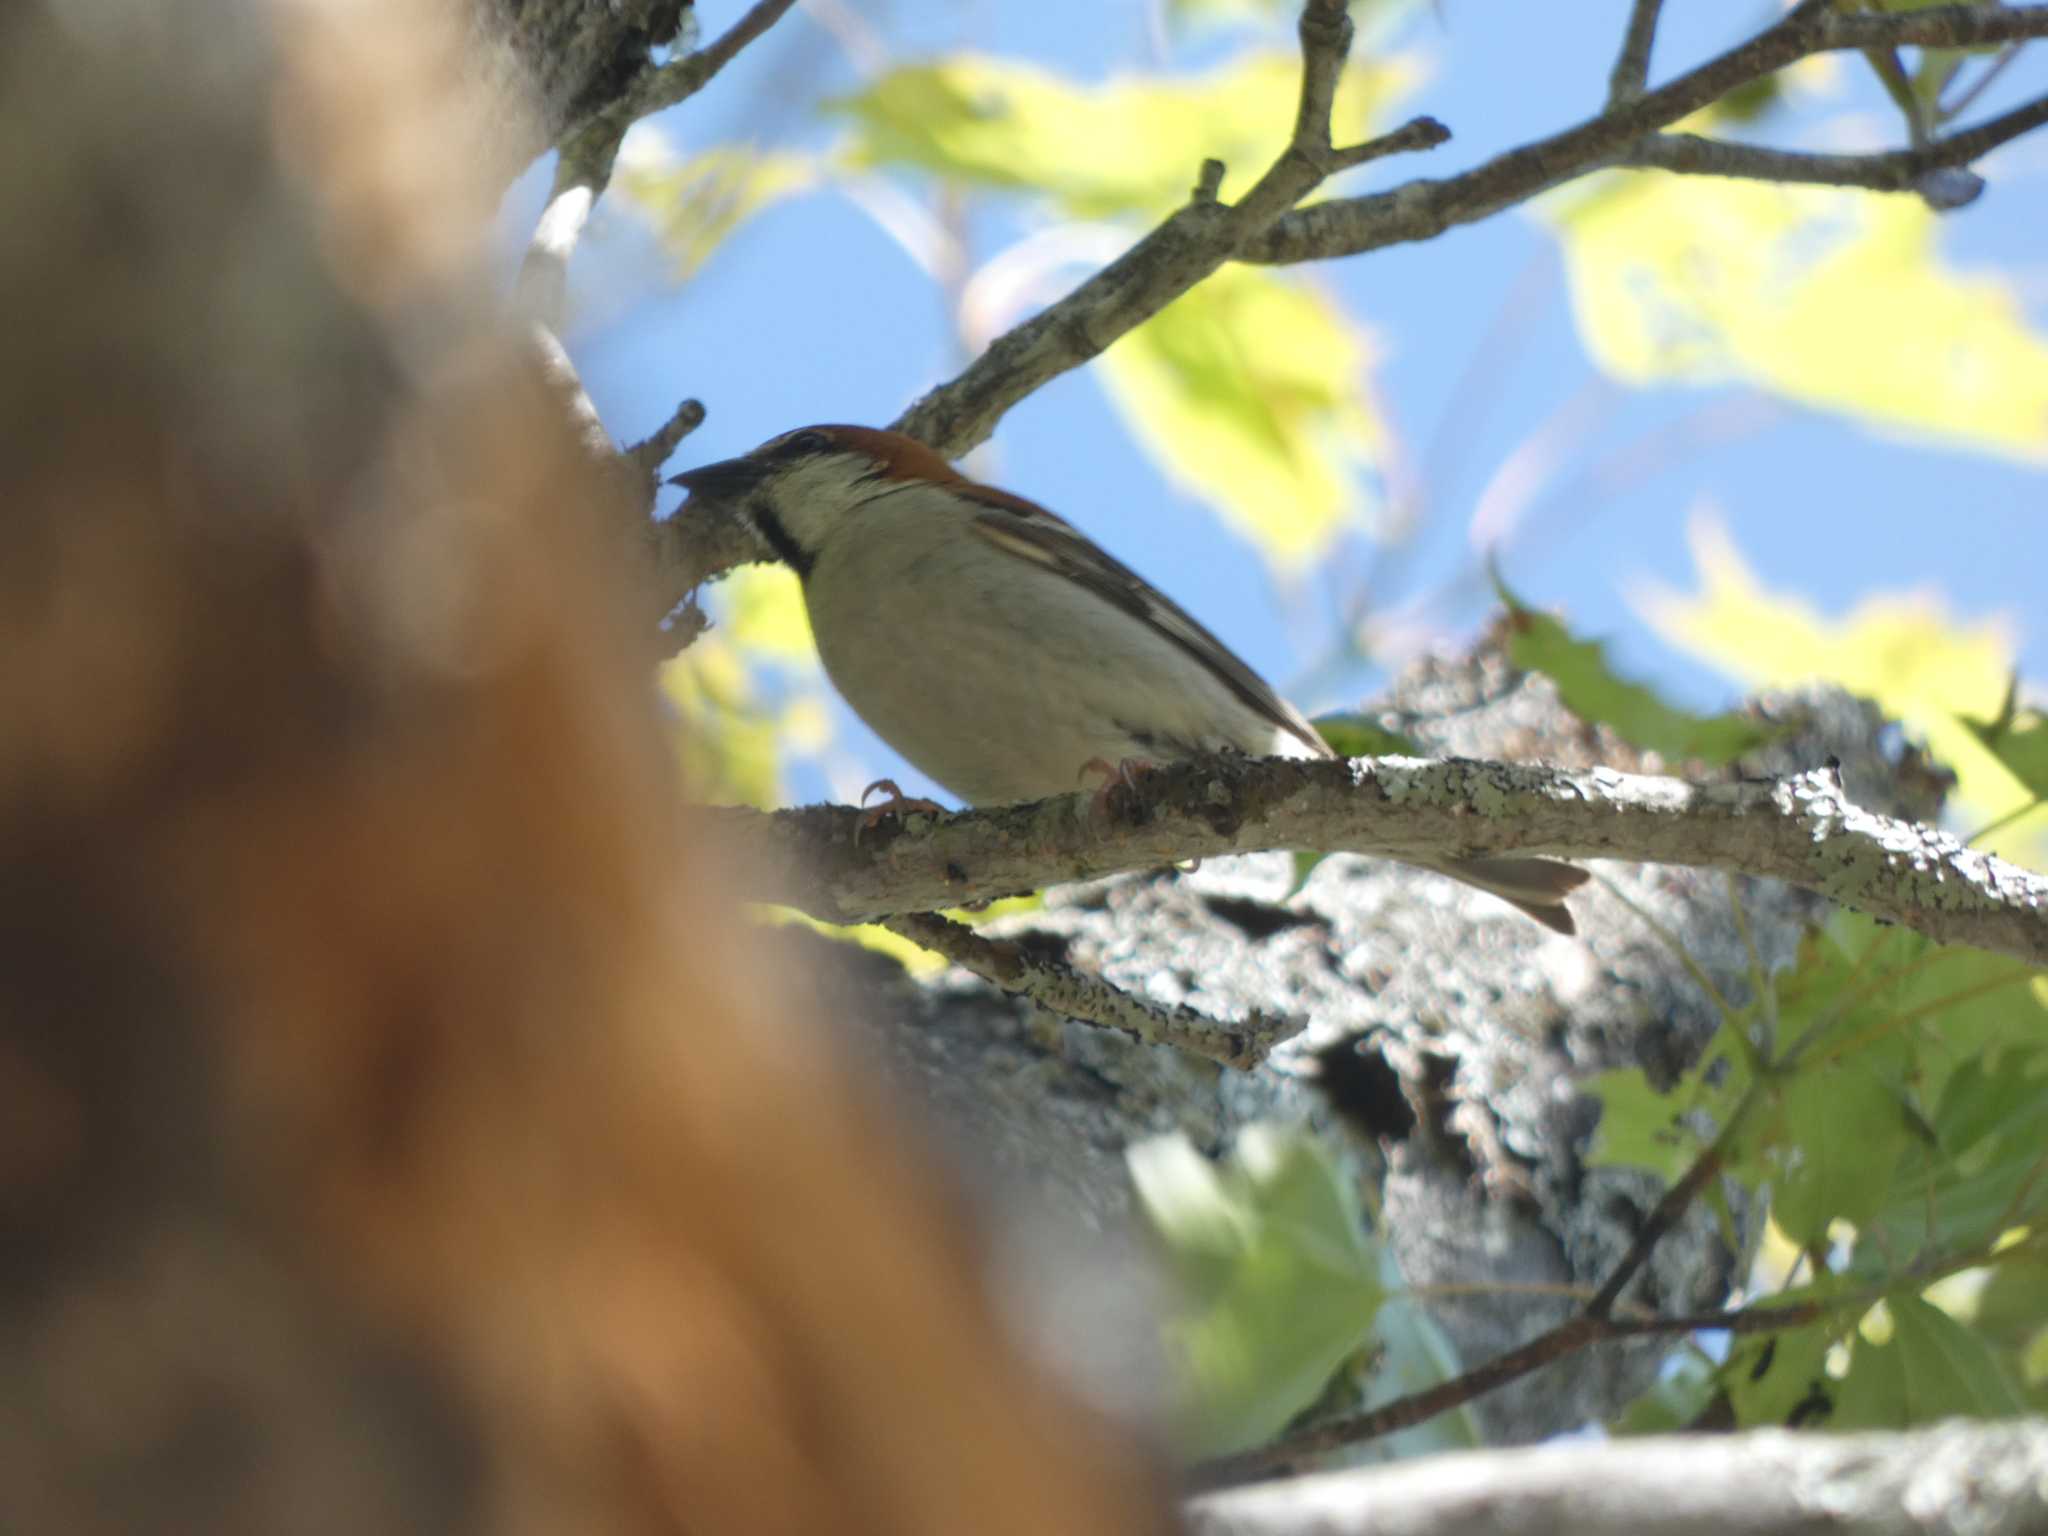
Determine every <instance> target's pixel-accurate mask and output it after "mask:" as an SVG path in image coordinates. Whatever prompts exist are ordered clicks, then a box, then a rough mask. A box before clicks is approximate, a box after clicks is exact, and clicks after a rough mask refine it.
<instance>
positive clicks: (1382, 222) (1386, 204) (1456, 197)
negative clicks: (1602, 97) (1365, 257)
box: [1239, 4, 2048, 262]
mask: <svg viewBox="0 0 2048 1536" xmlns="http://www.w3.org/2000/svg"><path fill="white" fill-rule="evenodd" d="M2030 37H2048V4H2035V5H2010V6H2006V5H1947V6H1936V7H1932V8H1930V9H1927V10H1921V11H1906V12H1900V13H1897V14H1893V13H1889V12H1883V13H1857V14H1853V15H1851V14H1844V13H1842V12H1838V11H1835V10H1833V9H1832V8H1828V7H1822V6H1813V5H1802V6H1799V7H1796V8H1795V9H1793V10H1792V11H1790V12H1788V13H1787V14H1786V15H1785V17H1784V18H1783V19H1782V20H1781V21H1779V22H1778V23H1777V24H1776V25H1774V26H1771V27H1768V28H1766V29H1765V30H1764V31H1762V32H1760V33H1758V34H1757V35H1756V36H1755V37H1753V38H1751V39H1750V40H1749V41H1748V42H1745V43H1741V44H1738V45H1737V46H1736V47H1734V48H1731V49H1729V50H1728V51H1727V52H1726V53H1723V54H1721V55H1719V56H1718V57H1715V58H1712V59H1709V60H1708V61H1707V62H1706V63H1704V64H1701V65H1700V66H1698V67H1697V68H1695V69H1692V70H1688V71H1687V72H1686V73H1684V74H1682V75H1680V76H1678V77H1677V78H1676V79H1674V80H1671V81H1669V82H1668V83H1666V84H1664V85H1661V86H1659V87H1658V88H1657V89H1655V90H1652V91H1646V92H1645V93H1644V94H1642V95H1640V96H1637V97H1635V98H1634V99H1633V100H1631V101H1628V102H1626V103H1623V104H1621V105H1618V106H1616V107H1614V108H1613V109H1611V110H1609V111H1607V112H1604V113H1602V114H1601V115H1600V116H1598V117H1593V118H1589V119H1587V120H1586V121H1585V122H1582V123H1580V124H1578V125H1577V126H1575V127H1572V128H1567V129H1565V130H1564V131H1563V132H1562V133H1557V134H1553V135H1551V136H1550V137H1548V138H1545V139H1538V140H1537V141H1536V142H1534V143H1532V144H1526V145H1523V146H1522V147H1521V148H1519V149H1514V150H1510V151H1508V152H1507V153H1506V154H1504V155H1499V156H1496V157H1495V158H1494V159H1492V160H1489V161H1487V162H1486V163H1485V164H1484V165H1480V166H1475V167H1474V168H1473V169H1472V170H1470V171H1467V172H1465V173H1464V174H1462V175H1459V176H1452V177H1447V178H1444V179H1442V180H1428V179H1425V180H1419V181H1411V182H1409V183H1407V184H1406V185H1405V186H1400V187H1396V188H1394V189H1393V190H1391V191H1389V192H1383V193H1378V194H1375V195H1373V196H1370V197H1361V198H1337V199H1333V200H1331V201H1329V202H1324V203H1317V204H1315V205H1313V206H1311V207H1308V208H1300V209H1296V210H1295V211H1294V212H1292V213H1289V214H1286V215H1284V216H1283V217H1281V218H1280V219H1278V220H1276V221H1275V222H1274V224H1273V225H1272V227H1271V228H1269V229H1268V230H1267V231H1266V233H1265V234H1263V235H1261V236H1259V237H1257V238H1256V239H1254V240H1253V241H1251V242H1250V244H1249V245H1248V246H1247V247H1246V248H1245V249H1244V250H1242V251H1241V252H1240V253H1239V258H1240V259H1241V260H1245V261H1262V262H1296V261H1313V260H1321V259H1326V258H1329V257H1335V256H1354V255H1358V254H1360V253H1361V252H1364V251H1372V250H1378V249H1380V248H1381V247H1383V246H1388V245H1398V244H1402V243H1405V242H1409V241H1415V240H1427V239H1430V238H1432V237H1434V236H1436V235H1439V234H1441V233H1443V231H1445V230H1446V229H1449V228H1451V227H1453V226H1454V225H1458V224H1469V223H1473V222H1474V221H1476V220H1479V219H1483V218H1487V217H1489V216H1491V215H1492V214H1495V213H1498V212H1499V211H1500V210H1501V209H1503V208H1507V207H1511V206H1513V205H1514V204H1516V203H1520V202H1525V201H1527V200H1528V199H1529V198H1531V197H1534V196H1535V195H1536V194H1537V193H1539V192H1543V191H1546V190H1548V189H1549V188H1551V187H1554V186H1557V185H1558V184H1560V183H1561V182H1565V181H1569V180H1571V179H1572V178H1573V177H1576V176H1581V175H1584V174H1585V173H1586V172H1588V171H1592V170H1597V169H1599V168H1601V167H1603V166H1606V165H1610V164H1613V163H1615V161H1616V160H1617V159H1619V158H1620V157H1621V156H1623V155H1624V154H1625V153H1626V152H1627V151H1628V150H1629V148H1630V147H1632V146H1633V145H1634V144H1635V143H1636V141H1637V140H1639V139H1641V138H1643V137H1644V136H1645V135H1646V134H1651V133H1654V132H1656V131H1657V130H1659V129H1661V128H1666V127H1668V126H1670V125H1671V124H1672V123H1675V122H1677V121H1678V120H1679V119H1680V118H1682V117H1685V116H1687V115H1688V114H1690V113H1693V112H1696V111H1698V110H1699V109H1700V108H1702V107H1705V106H1709V105H1711V104H1712V103H1713V102H1716V101H1718V100H1720V99H1721V98H1722V97H1723V96H1725V95H1727V94H1728V93H1729V92H1730V91H1732V90H1735V89H1736V88H1738V87H1739V86H1743V85H1747V84H1749V83H1750V82H1751V81H1753V80H1757V79H1760V78H1762V77H1763V76H1765V75H1768V74H1771V73H1773V72H1775V71H1777V70H1779V69H1783V68H1784V67H1785V66H1786V65H1787V64H1792V63H1795V62H1797V61H1798V60H1800V59H1803V58H1806V57H1809V56H1810V55H1813V54H1817V53H1834V52H1842V51H1845V50H1860V49H1865V48H1874V47H1900V46H1909V45H1910V46H1921V47H1967V46H1976V45H1978V44H1984V43H2001V42H2015V41H2019V40H2021V39H2024V38H2030Z"/></svg>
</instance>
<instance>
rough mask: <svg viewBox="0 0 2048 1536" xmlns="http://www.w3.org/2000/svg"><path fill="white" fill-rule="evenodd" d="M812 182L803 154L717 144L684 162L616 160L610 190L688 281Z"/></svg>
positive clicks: (812, 168) (652, 156)
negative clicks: (742, 229)
mask: <svg viewBox="0 0 2048 1536" xmlns="http://www.w3.org/2000/svg"><path fill="white" fill-rule="evenodd" d="M817 180H818V169H817V167H816V165H815V164H814V163H813V162H812V161H811V160H809V159H808V158H807V157H805V156H803V155H796V154H790V153H787V152H784V151H780V150H766V149H759V148H756V147H754V146H751V145H746V144H721V145H717V146H715V147H713V148H711V149H706V150H703V151H701V152H700V153H698V154H695V155H692V156H690V157H689V158H688V159H685V160H676V159H674V158H673V157H671V156H669V155H667V154H663V153H659V152H653V153H642V154H640V155H637V156H634V157H631V158H626V157H622V158H621V161H620V165H619V169H618V173H617V174H616V175H615V176H614V177H613V179H612V186H613V188H614V190H616V191H620V192H623V193H624V194H625V196H626V198H627V200H628V202H629V203H630V204H631V205H632V206H634V207H637V208H638V209H640V210H641V212H642V213H644V214H645V215H646V216H647V219H648V221H649V222H650V223H651V224H652V225H653V226H654V229H655V232H656V234H658V235H659V236H660V237H661V242H662V245H663V246H664V248H665V249H666V250H667V251H668V252H669V254H670V256H671V257H672V258H673V259H674V261H675V264H676V271H677V273H678V275H679V276H681V277H689V276H691V275H692V274H694V273H695V272H696V270H697V269H698V268H699V267H701V266H703V265H704V263H705V261H706V260H708V259H709V258H710V256H711V253H712V252H713V251H714V250H716V249H717V248H718V246H719V245H720V244H721V243H722V242H723V241H724V240H725V238H726V237H727V236H728V235H730V234H731V233H732V232H733V231H734V230H736V229H738V228H739V226H740V225H741V224H742V223H744V222H745V221H746V220H747V219H750V218H752V217H753V216H754V215H755V214H757V213H759V212H761V211H762V210H763V209H764V208H767V207H769V206H770V205H772V204H774V203H776V202H778V201H780V200H781V199H783V198H785V197H790V196H793V195H795V194H796V193H798V192H802V191H805V190H806V189H808V188H809V187H811V186H813V185H815V184H816V183H817Z"/></svg>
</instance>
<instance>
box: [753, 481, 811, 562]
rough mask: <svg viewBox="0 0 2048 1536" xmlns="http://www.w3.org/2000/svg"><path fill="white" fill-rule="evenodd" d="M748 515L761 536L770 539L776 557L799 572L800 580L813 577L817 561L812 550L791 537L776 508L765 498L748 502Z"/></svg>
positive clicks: (769, 545)
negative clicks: (777, 514)
mask: <svg viewBox="0 0 2048 1536" xmlns="http://www.w3.org/2000/svg"><path fill="white" fill-rule="evenodd" d="M747 516H748V517H749V518H751V519H752V520H753V524H754V526H755V527H756V528H757V529H759V530H760V533H761V537H762V538H764V539H766V540H767V541H768V547H769V548H770V549H772V550H774V551H775V557H776V558H777V559H778V560H780V561H781V562H782V563H783V564H784V565H786V566H788V567H789V568H790V569H791V570H792V571H795V572H796V574H797V579H798V580H800V581H809V580H810V579H811V567H812V566H813V565H815V564H816V563H817V561H816V560H815V559H814V558H813V557H812V555H811V552H810V551H809V550H807V549H805V548H804V547H803V545H801V544H799V543H797V541H796V540H795V539H793V538H791V537H790V534H789V530H788V529H787V528H785V527H783V525H782V519H781V518H779V517H777V516H776V515H775V509H774V508H773V507H771V506H769V505H768V503H767V502H766V501H765V500H757V501H753V502H750V503H748V505H747Z"/></svg>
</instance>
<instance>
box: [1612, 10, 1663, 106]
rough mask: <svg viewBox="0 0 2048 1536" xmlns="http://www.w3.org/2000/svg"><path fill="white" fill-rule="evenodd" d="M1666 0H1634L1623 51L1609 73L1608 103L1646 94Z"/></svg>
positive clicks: (1622, 46) (1615, 103)
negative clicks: (1659, 20) (1658, 23)
mask: <svg viewBox="0 0 2048 1536" xmlns="http://www.w3.org/2000/svg"><path fill="white" fill-rule="evenodd" d="M1663 9H1664V0H1635V5H1634V6H1633V7H1632V8H1631V9H1630V11H1629V13H1628V30H1627V31H1626V32H1625V33H1623V34H1622V39H1621V53H1620V55H1619V56H1618V57H1616V59H1615V61H1614V69H1613V72H1612V73H1610V74H1609V75H1608V77H1607V105H1608V106H1610V107H1616V106H1620V105H1621V104H1622V103H1623V102H1625V101H1633V100H1635V99H1636V97H1638V96H1640V95H1642V94H1643V86H1644V85H1645V84H1646V83H1648V81H1649V78H1650V49H1651V48H1652V47H1653V46H1654V45H1655V43H1656V41H1657V17H1658V14H1659V13H1660V12H1661V11H1662V10H1663Z"/></svg>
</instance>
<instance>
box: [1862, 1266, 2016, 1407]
mask: <svg viewBox="0 0 2048 1536" xmlns="http://www.w3.org/2000/svg"><path fill="white" fill-rule="evenodd" d="M1885 1311H1886V1312H1887V1313H1888V1314H1889V1316H1888V1318H1884V1317H1880V1318H1878V1319H1875V1320H1873V1319H1865V1322H1864V1325H1863V1328H1862V1330H1861V1333H1860V1335H1859V1336H1858V1337H1857V1339H1856V1340H1855V1344H1854V1347H1853V1353H1852V1354H1851V1356H1850V1359H1849V1373H1848V1375H1847V1376H1846V1377H1844V1378H1843V1380H1842V1382H1841V1386H1840V1389H1839V1392H1838V1394H1837V1401H1836V1409H1835V1416H1834V1418H1833V1419H1832V1420H1831V1421H1830V1423H1829V1426H1828V1427H1829V1428H1830V1429H1838V1430H1853V1429H1907V1428H1911V1427H1912V1426H1914V1425H1917V1424H1931V1423H1933V1422H1934V1421H1935V1420H1936V1419H1945V1418H1951V1417H1954V1416H1957V1415H1962V1416H1966V1417H1969V1418H2006V1417H2009V1416H2012V1415H2015V1414H2020V1413H2024V1412H2026V1400H2025V1398H2024V1397H2023V1396H2022V1395H2021V1393H2020V1390H2019V1388H2018V1386H2017V1385H2016V1384H2015V1383H2014V1382H2013V1380H2012V1379H2011V1378H2010V1377H2009V1376H2008V1375H2007V1374H2006V1369H2005V1366H2004V1365H2003V1363H2002V1362H2001V1361H2000V1360H1999V1358H1998V1354H1997V1352H1996V1351H1995V1350H1994V1349H1993V1348H1992V1347H1991V1345H1990V1344H1989V1342H1988V1341H1986V1340H1985V1339H1984V1337H1983V1336H1982V1335H1981V1334H1978V1333H1976V1332H1975V1331H1974V1330H1972V1329H1969V1328H1966V1327H1964V1326H1963V1325H1962V1324H1961V1323H1959V1322H1957V1321H1956V1320H1955V1319H1954V1318H1952V1317H1950V1316H1949V1315H1948V1314H1947V1313H1946V1312H1944V1311H1942V1310H1941V1309H1940V1308H1939V1307H1936V1306H1932V1305H1930V1304H1928V1303H1927V1302H1925V1301H1922V1300H1921V1299H1920V1298H1919V1297H1918V1296H1910V1295H1909V1296H1895V1297H1892V1298H1891V1299H1890V1300H1889V1301H1887V1302H1886V1303H1885ZM1887 1321H1888V1322H1889V1325H1890V1337H1889V1338H1885V1337H1884V1327H1883V1325H1884V1323H1885V1322H1887ZM1873 1335H1876V1336H1877V1337H1876V1338H1873Z"/></svg>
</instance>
